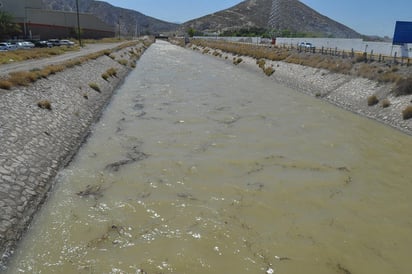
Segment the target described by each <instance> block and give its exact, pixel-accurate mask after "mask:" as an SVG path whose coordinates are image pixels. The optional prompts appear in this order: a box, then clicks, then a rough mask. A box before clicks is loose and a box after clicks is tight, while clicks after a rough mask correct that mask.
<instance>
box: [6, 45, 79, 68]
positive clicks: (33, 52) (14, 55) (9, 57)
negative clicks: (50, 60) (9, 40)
mask: <svg viewBox="0 0 412 274" xmlns="http://www.w3.org/2000/svg"><path fill="white" fill-rule="evenodd" d="M78 50H79V47H76V46H74V47H53V48H35V49H29V50H16V51H5V52H0V64H8V63H14V62H20V61H25V60H32V59H41V58H47V57H51V56H56V55H61V54H64V53H66V52H69V51H78Z"/></svg>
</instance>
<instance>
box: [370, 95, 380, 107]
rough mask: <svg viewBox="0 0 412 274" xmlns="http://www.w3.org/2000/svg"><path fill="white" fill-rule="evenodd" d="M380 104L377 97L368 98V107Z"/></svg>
mask: <svg viewBox="0 0 412 274" xmlns="http://www.w3.org/2000/svg"><path fill="white" fill-rule="evenodd" d="M377 103H379V99H378V97H377V96H376V95H372V96H369V97H368V106H374V105H376V104H377Z"/></svg>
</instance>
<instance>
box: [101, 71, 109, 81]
mask: <svg viewBox="0 0 412 274" xmlns="http://www.w3.org/2000/svg"><path fill="white" fill-rule="evenodd" d="M109 77H110V75H109V74H108V73H107V72H104V73H102V78H103V79H104V80H106V81H108V79H109Z"/></svg>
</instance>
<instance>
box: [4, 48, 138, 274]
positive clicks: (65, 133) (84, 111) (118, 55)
mask: <svg viewBox="0 0 412 274" xmlns="http://www.w3.org/2000/svg"><path fill="white" fill-rule="evenodd" d="M144 50H145V46H144V45H143V43H142V42H141V43H140V44H138V45H136V46H133V47H129V48H124V49H122V50H119V51H117V52H114V53H112V54H111V55H110V56H106V55H103V56H102V57H99V58H97V59H95V60H91V61H88V62H86V63H83V64H82V65H79V66H74V67H72V68H68V69H66V70H65V71H63V72H61V73H57V74H55V75H51V76H49V77H48V78H47V79H42V80H39V81H37V82H36V83H34V84H32V85H30V86H28V87H19V88H17V89H14V90H12V91H7V92H2V91H0V144H1V146H0V272H1V270H2V269H4V268H5V267H6V264H7V261H8V258H9V257H10V256H11V255H12V254H13V250H14V248H15V246H16V244H17V243H18V241H19V239H20V238H21V237H22V235H23V234H24V232H25V231H26V229H27V228H28V226H29V225H30V222H31V220H32V218H33V217H34V215H35V214H36V212H37V211H38V209H39V208H40V206H41V205H42V204H43V203H44V201H45V200H46V199H47V196H48V194H49V193H50V190H51V189H52V187H53V185H54V180H55V177H56V175H57V174H58V172H59V170H60V169H62V168H64V167H65V166H66V165H67V164H68V163H69V162H70V161H71V159H72V158H73V157H74V155H75V154H76V152H77V151H78V149H79V148H80V147H81V145H82V144H83V142H84V141H85V140H86V138H87V136H88V135H89V133H90V131H91V130H92V127H93V125H94V124H95V123H96V122H97V121H98V119H99V118H100V116H101V114H102V112H103V110H104V108H105V107H106V105H107V104H108V103H109V102H110V99H111V97H112V95H113V94H114V92H115V91H116V90H117V88H118V87H119V86H120V85H121V84H122V83H123V81H124V79H125V78H126V76H127V75H128V74H129V72H130V71H131V69H132V67H134V66H133V65H130V63H128V62H127V63H128V64H125V62H124V61H123V60H131V59H132V57H135V55H134V56H132V55H133V54H135V53H134V51H139V52H140V53H142V52H143V51H144ZM122 61H123V62H122ZM112 68H114V71H115V72H116V73H115V74H114V75H113V74H110V75H109V77H108V78H107V77H103V74H104V73H105V72H107V71H108V70H109V69H112ZM112 72H113V70H112ZM104 78H106V79H104Z"/></svg>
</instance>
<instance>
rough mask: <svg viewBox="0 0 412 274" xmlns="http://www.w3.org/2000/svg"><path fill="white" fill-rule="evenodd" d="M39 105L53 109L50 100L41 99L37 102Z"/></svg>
mask: <svg viewBox="0 0 412 274" xmlns="http://www.w3.org/2000/svg"><path fill="white" fill-rule="evenodd" d="M37 106H38V107H39V108H41V109H48V110H51V109H52V108H51V103H50V101H49V100H41V101H39V102H37Z"/></svg>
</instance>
